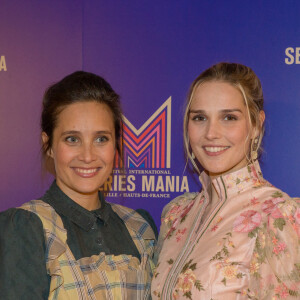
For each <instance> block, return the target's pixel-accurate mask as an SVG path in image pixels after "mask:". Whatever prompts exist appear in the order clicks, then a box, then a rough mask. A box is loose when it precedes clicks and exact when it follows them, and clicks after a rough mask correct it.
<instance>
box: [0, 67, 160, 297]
mask: <svg viewBox="0 0 300 300" xmlns="http://www.w3.org/2000/svg"><path fill="white" fill-rule="evenodd" d="M121 126H122V114H121V109H120V103H119V96H118V95H117V94H116V93H115V92H114V91H113V89H112V88H111V86H110V85H109V84H108V83H107V82H106V81H105V80H104V79H103V78H101V77H99V76H97V75H95V74H92V73H87V72H83V71H79V72H75V73H72V74H70V75H69V76H67V77H65V78H63V79H62V80H61V81H59V82H58V83H56V84H54V85H52V86H51V87H50V88H48V90H47V91H46V93H45V95H44V99H43V112H42V117H41V131H42V144H43V147H42V151H43V155H44V158H45V163H46V166H47V168H48V170H52V171H53V172H54V175H55V181H54V182H53V184H52V185H51V187H50V188H49V190H48V191H47V192H46V193H45V195H44V196H43V197H41V198H40V199H39V200H32V201H30V202H28V203H25V204H24V205H22V206H21V207H19V208H12V209H9V210H7V211H5V212H3V213H1V214H0V258H1V263H0V286H1V287H0V299H24V300H25V299H30V300H32V299H34V300H37V299H72V300H73V299H82V300H86V299H148V298H149V297H150V291H149V290H150V281H151V276H152V270H151V268H152V262H151V259H152V254H153V247H154V244H155V234H154V231H153V230H155V228H154V229H152V225H153V224H154V223H153V220H152V218H151V217H150V216H149V214H147V213H146V212H145V211H143V210H140V211H139V213H137V212H136V211H134V210H132V209H129V208H126V207H123V206H120V205H116V204H111V203H108V202H106V201H105V199H104V197H103V194H102V193H101V192H99V187H100V186H101V185H103V183H104V182H105V181H106V180H107V178H108V177H109V175H110V174H111V172H112V169H113V165H114V160H115V155H116V153H118V157H122V153H121V147H120V139H121ZM145 219H147V220H148V222H147V221H146V220H145ZM149 223H150V224H151V226H150V225H149Z"/></svg>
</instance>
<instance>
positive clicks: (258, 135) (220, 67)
mask: <svg viewBox="0 0 300 300" xmlns="http://www.w3.org/2000/svg"><path fill="white" fill-rule="evenodd" d="M264 120H265V113H264V110H263V93H262V88H261V84H260V81H259V79H258V78H257V76H256V75H255V73H254V72H253V71H252V70H251V69H250V68H249V67H246V66H244V65H241V64H234V63H219V64H217V65H214V66H212V67H210V68H209V69H207V70H206V71H204V72H203V73H202V74H200V76H199V77H197V78H196V79H195V81H194V82H193V83H192V86H191V88H190V92H189V96H188V100H187V103H186V109H185V116H184V143H185V151H186V155H187V158H188V159H189V161H190V162H191V164H192V166H193V168H194V169H195V170H196V171H197V172H198V173H199V174H200V181H201V183H202V191H201V192H200V193H186V194H184V195H182V196H179V197H177V198H176V199H174V200H173V201H171V202H170V203H169V204H168V205H167V206H166V207H165V208H164V210H163V213H162V224H161V231H160V235H159V240H158V247H157V251H156V257H158V264H157V268H156V271H155V272H154V278H153V282H152V298H153V299H203V300H208V299H214V300H217V299H224V300H225V299H226V300H231V299H256V300H261V299H273V300H275V299H300V239H299V236H300V207H299V200H298V201H297V200H296V199H292V198H290V197H289V196H288V195H287V194H286V193H284V192H282V191H280V190H279V189H277V188H275V187H274V186H272V185H271V184H270V183H269V182H267V181H266V180H265V179H264V178H263V176H262V173H261V170H260V166H259V162H258V160H257V158H258V157H259V154H260V152H261V140H262V137H263V133H264Z"/></svg>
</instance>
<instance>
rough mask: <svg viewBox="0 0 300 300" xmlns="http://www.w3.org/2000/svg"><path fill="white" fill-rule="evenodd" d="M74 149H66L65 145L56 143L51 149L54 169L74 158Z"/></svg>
mask: <svg viewBox="0 0 300 300" xmlns="http://www.w3.org/2000/svg"><path fill="white" fill-rule="evenodd" d="M74 156H75V154H74V151H72V150H70V148H68V149H67V147H66V146H65V145H58V146H57V147H56V148H55V149H53V159H54V164H55V169H59V168H61V167H63V166H65V165H67V164H68V163H69V162H70V161H72V159H73V158H74Z"/></svg>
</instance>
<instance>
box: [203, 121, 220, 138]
mask: <svg viewBox="0 0 300 300" xmlns="http://www.w3.org/2000/svg"><path fill="white" fill-rule="evenodd" d="M220 137H221V125H220V124H219V122H218V120H209V121H208V122H207V127H206V138H207V139H208V140H215V139H218V138H220Z"/></svg>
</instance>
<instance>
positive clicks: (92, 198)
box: [56, 180, 101, 210]
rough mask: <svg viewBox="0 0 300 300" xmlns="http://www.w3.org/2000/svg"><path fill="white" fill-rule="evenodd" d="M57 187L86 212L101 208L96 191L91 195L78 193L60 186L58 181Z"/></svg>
mask: <svg viewBox="0 0 300 300" xmlns="http://www.w3.org/2000/svg"><path fill="white" fill-rule="evenodd" d="M56 184H57V185H58V187H59V188H60V189H61V190H62V191H63V192H64V193H65V194H66V195H67V196H68V197H69V198H71V199H72V200H73V201H74V202H76V203H77V204H78V205H80V206H82V207H83V208H85V209H87V210H95V209H98V208H100V207H101V202H100V200H99V196H98V190H96V191H94V192H91V193H87V194H84V193H79V192H77V191H74V190H72V189H70V188H69V187H67V186H65V185H62V184H61V182H60V181H58V180H57V181H56Z"/></svg>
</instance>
